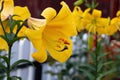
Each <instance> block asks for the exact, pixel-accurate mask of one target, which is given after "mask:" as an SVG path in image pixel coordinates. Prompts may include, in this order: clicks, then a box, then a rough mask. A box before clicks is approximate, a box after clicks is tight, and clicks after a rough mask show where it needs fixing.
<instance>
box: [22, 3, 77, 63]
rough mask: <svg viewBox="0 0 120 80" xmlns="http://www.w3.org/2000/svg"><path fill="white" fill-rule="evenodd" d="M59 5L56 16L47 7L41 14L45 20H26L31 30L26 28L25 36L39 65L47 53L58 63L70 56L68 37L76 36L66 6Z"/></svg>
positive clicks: (53, 11)
mask: <svg viewBox="0 0 120 80" xmlns="http://www.w3.org/2000/svg"><path fill="white" fill-rule="evenodd" d="M61 4H62V8H61V10H60V11H59V13H58V14H57V13H56V11H55V10H54V9H53V8H50V7H49V8H46V9H45V10H44V11H43V12H42V14H41V15H42V16H43V17H45V19H36V18H29V19H28V25H29V27H30V28H31V29H29V28H26V30H25V34H26V36H27V37H28V38H29V39H30V41H31V42H32V43H33V45H34V47H35V48H36V50H37V51H36V52H35V53H33V54H32V57H33V58H34V59H35V60H37V61H38V62H40V63H41V62H45V61H46V59H47V54H48V53H49V54H50V55H51V56H52V57H53V58H54V59H55V60H58V61H59V62H65V61H66V60H67V59H68V58H69V57H70V56H71V54H72V42H71V40H70V36H73V35H76V34H77V31H76V28H75V26H74V23H73V16H72V13H71V11H70V9H69V7H68V5H67V4H66V3H65V2H61ZM24 28H25V27H24Z"/></svg>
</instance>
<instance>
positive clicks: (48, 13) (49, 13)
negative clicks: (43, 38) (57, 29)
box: [41, 7, 57, 22]
mask: <svg viewBox="0 0 120 80" xmlns="http://www.w3.org/2000/svg"><path fill="white" fill-rule="evenodd" d="M56 14H57V12H56V11H55V9H53V8H51V7H49V8H46V9H45V10H44V11H43V12H42V14H41V15H42V16H43V17H44V18H45V19H46V20H47V22H49V21H51V20H52V19H53V18H54V17H55V16H56Z"/></svg>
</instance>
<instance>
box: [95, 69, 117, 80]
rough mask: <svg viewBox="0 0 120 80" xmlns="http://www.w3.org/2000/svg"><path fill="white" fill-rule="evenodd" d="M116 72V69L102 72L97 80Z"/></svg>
mask: <svg viewBox="0 0 120 80" xmlns="http://www.w3.org/2000/svg"><path fill="white" fill-rule="evenodd" d="M116 71H117V69H116V68H113V69H111V70H108V71H105V72H103V73H102V74H100V75H99V76H98V78H97V80H101V79H102V78H103V77H105V76H107V75H110V74H112V73H114V72H116Z"/></svg>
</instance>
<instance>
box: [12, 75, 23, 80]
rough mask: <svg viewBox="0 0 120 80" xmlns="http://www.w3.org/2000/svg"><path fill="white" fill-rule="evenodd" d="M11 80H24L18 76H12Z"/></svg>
mask: <svg viewBox="0 0 120 80" xmlns="http://www.w3.org/2000/svg"><path fill="white" fill-rule="evenodd" d="M11 80H22V78H21V77H18V76H12V77H11Z"/></svg>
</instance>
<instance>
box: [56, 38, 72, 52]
mask: <svg viewBox="0 0 120 80" xmlns="http://www.w3.org/2000/svg"><path fill="white" fill-rule="evenodd" d="M68 45H70V43H69V42H68V41H67V40H65V39H64V38H59V39H58V41H57V44H56V48H55V49H56V50H57V51H60V52H61V51H65V50H67V49H68Z"/></svg>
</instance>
